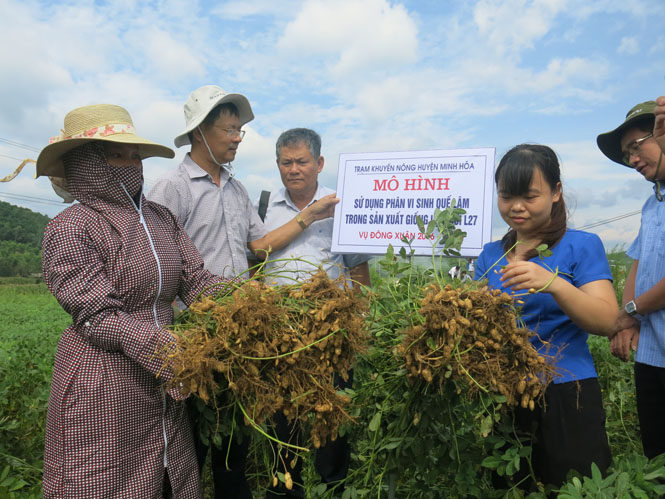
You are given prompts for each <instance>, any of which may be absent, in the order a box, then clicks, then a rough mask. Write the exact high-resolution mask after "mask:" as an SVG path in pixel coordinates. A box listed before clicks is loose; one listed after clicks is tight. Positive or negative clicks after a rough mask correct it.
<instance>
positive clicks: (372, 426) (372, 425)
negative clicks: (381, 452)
mask: <svg viewBox="0 0 665 499" xmlns="http://www.w3.org/2000/svg"><path fill="white" fill-rule="evenodd" d="M380 424H381V413H380V412H377V413H376V414H374V417H372V420H371V421H370V422H369V426H368V428H369V431H376V430H377V429H378V428H379V425H380Z"/></svg>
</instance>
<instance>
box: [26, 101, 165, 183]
mask: <svg viewBox="0 0 665 499" xmlns="http://www.w3.org/2000/svg"><path fill="white" fill-rule="evenodd" d="M94 140H101V141H105V142H119V143H122V144H135V145H137V146H138V148H139V154H140V155H141V159H145V158H150V157H153V156H158V157H161V158H173V157H174V156H175V153H174V152H173V150H172V149H171V148H169V147H166V146H162V145H160V144H156V143H155V142H151V141H149V140H147V139H144V138H143V137H139V136H138V135H137V134H136V129H135V128H134V123H133V122H132V118H131V117H130V116H129V113H128V112H127V111H126V110H125V109H124V108H122V107H120V106H114V105H112V104H95V105H92V106H84V107H79V108H77V109H74V110H73V111H70V112H69V113H67V116H65V128H64V129H63V130H61V133H60V135H59V136H57V137H53V138H52V139H51V140H50V141H49V145H47V146H46V147H45V148H44V149H42V152H41V153H39V157H38V158H37V176H38V177H40V176H42V175H48V176H49V177H64V176H65V167H64V166H63V164H62V156H63V154H65V153H66V152H68V151H71V150H72V149H74V148H76V147H78V146H81V145H83V144H86V143H88V142H92V141H94Z"/></svg>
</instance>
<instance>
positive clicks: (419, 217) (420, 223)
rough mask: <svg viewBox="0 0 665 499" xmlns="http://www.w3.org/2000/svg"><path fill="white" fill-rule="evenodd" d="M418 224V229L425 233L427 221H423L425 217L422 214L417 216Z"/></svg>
mask: <svg viewBox="0 0 665 499" xmlns="http://www.w3.org/2000/svg"><path fill="white" fill-rule="evenodd" d="M416 225H417V226H418V230H419V231H420V232H421V233H423V234H424V233H425V222H423V219H422V217H421V216H420V215H418V216H417V217H416Z"/></svg>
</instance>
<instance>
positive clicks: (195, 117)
mask: <svg viewBox="0 0 665 499" xmlns="http://www.w3.org/2000/svg"><path fill="white" fill-rule="evenodd" d="M226 103H230V104H233V105H235V107H236V108H237V109H238V118H239V120H240V126H242V125H245V124H247V123H249V122H250V121H252V120H253V119H254V113H253V112H252V106H250V105H249V101H248V100H247V97H245V96H244V95H241V94H227V93H226V91H224V89H223V88H221V87H218V86H217V85H205V86H203V87H201V88H197V89H196V90H194V91H193V92H192V93H191V94H190V95H189V99H187V102H186V103H185V130H184V131H183V132H182V133H181V134H180V135H178V136H177V137H176V138H175V139H174V140H173V143H174V144H175V146H176V147H182V146H184V145H187V144H191V140H190V133H192V132H193V131H194V130H195V129H197V128H199V127H200V125H201V123H203V121H204V120H205V119H206V117H207V116H208V115H209V114H210V112H211V111H212V110H213V109H215V108H216V107H217V106H219V105H221V104H226ZM199 131H200V128H199ZM201 137H202V138H203V143H204V144H205V146H206V148H207V149H208V154H210V158H211V159H212V161H213V163H215V164H216V165H217V166H219V167H222V168H225V169H226V170H228V172H229V174H230V175H231V176H233V173H234V172H233V168H232V167H231V165H230V164H225V163H221V162H219V161H217V159H216V158H215V156H214V155H213V154H212V150H211V149H210V146H209V145H208V141H207V140H206V138H205V135H204V134H203V133H201Z"/></svg>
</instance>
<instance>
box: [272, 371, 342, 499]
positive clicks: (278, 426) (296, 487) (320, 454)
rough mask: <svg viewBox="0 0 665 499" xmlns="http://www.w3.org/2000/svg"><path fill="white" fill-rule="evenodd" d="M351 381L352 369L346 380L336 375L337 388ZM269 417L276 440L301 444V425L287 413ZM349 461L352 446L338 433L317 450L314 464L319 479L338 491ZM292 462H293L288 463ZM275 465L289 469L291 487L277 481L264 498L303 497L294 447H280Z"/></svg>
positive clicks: (300, 465)
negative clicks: (288, 418)
mask: <svg viewBox="0 0 665 499" xmlns="http://www.w3.org/2000/svg"><path fill="white" fill-rule="evenodd" d="M352 381H353V373H349V379H348V381H344V380H342V379H341V378H340V377H339V376H335V387H336V388H337V389H340V390H343V389H344V388H349V387H351V383H352ZM272 420H273V432H274V434H275V436H276V437H277V438H278V439H279V440H281V441H282V442H286V443H290V444H293V445H301V442H302V430H301V429H300V425H298V424H297V423H295V422H292V423H291V424H289V422H288V421H287V419H286V417H285V416H284V415H283V414H282V413H281V412H279V413H275V414H274V415H273V418H272ZM296 452H297V451H296ZM294 458H295V460H294ZM350 463H351V447H350V446H349V442H348V440H347V439H346V437H337V440H335V441H328V442H326V444H325V445H324V446H322V447H321V448H319V449H317V450H316V457H315V458H314V468H315V469H316V471H317V473H318V474H319V475H320V476H321V481H322V482H323V483H325V484H327V485H328V488H329V489H330V488H335V490H336V491H338V492H339V493H340V495H341V492H342V491H343V490H344V485H343V484H341V483H339V482H340V481H342V480H344V479H345V478H346V474H347V472H348V471H349V464H350ZM292 464H293V465H294V466H291V465H292ZM278 469H279V471H282V472H284V471H288V472H289V473H290V474H291V478H292V479H293V488H292V489H291V490H287V489H286V487H284V484H283V483H281V482H280V483H279V484H278V486H277V487H271V488H270V489H269V490H268V491H267V492H266V498H267V499H277V498H282V499H284V498H303V497H305V490H304V488H303V486H302V484H303V481H302V457H300V456H297V455H296V453H295V452H294V450H292V449H289V448H288V447H285V448H282V450H281V451H280V457H279V463H278Z"/></svg>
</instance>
